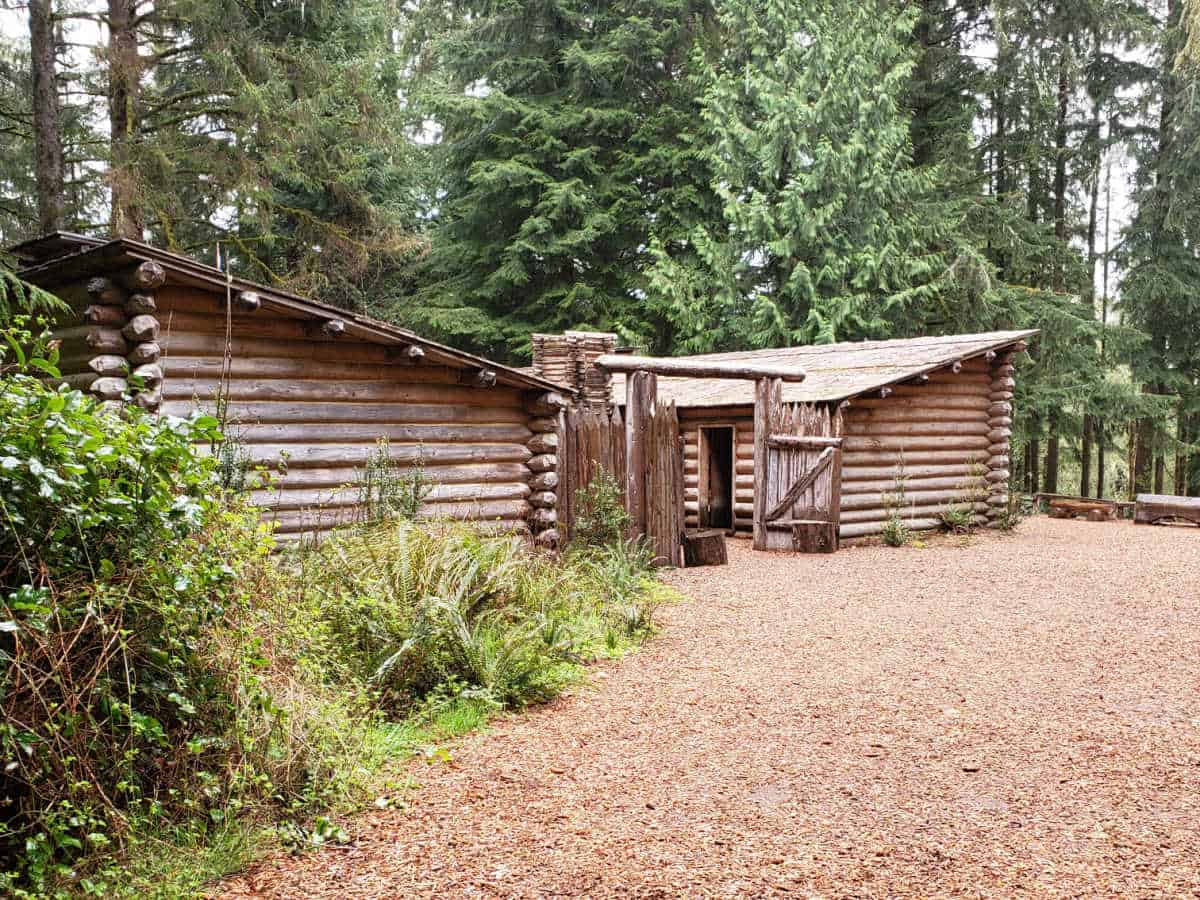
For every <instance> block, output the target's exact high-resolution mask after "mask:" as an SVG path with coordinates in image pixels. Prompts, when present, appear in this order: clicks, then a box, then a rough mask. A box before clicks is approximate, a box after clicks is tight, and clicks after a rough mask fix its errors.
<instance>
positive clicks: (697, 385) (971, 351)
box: [613, 329, 1037, 407]
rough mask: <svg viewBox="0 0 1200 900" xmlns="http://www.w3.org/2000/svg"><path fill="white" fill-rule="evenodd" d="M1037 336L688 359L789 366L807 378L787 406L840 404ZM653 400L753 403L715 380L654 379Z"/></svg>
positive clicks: (616, 387) (790, 387)
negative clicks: (832, 402) (799, 370)
mask: <svg viewBox="0 0 1200 900" xmlns="http://www.w3.org/2000/svg"><path fill="white" fill-rule="evenodd" d="M1034 334H1037V330H1036V329H1033V330H1027V331H989V332H986V333H984V334H955V335H947V336H945V337H918V338H900V339H897V340H891V341H857V342H846V343H841V344H809V345H806V346H802V347H779V348H776V349H771V350H744V351H738V352H735V353H709V354H705V355H701V356H689V357H685V358H686V359H692V360H728V361H731V362H732V361H742V362H744V361H747V360H753V361H757V362H772V363H794V364H795V365H796V367H797V368H799V369H802V370H803V371H804V372H805V373H807V377H806V378H805V379H804V381H802V382H800V383H799V384H784V385H783V399H784V401H785V402H788V403H820V402H830V401H834V400H845V399H848V398H850V397H856V396H858V395H860V394H865V393H868V392H870V391H875V390H878V389H879V388H881V387H884V386H885V385H889V384H895V383H896V382H900V381H907V380H908V379H910V378H914V377H916V376H918V375H921V374H922V373H925V372H931V371H933V370H934V369H940V368H941V367H942V366H947V365H950V364H951V363H954V362H957V361H959V360H965V359H970V358H971V357H974V356H980V355H982V354H984V353H987V352H988V351H989V350H999V349H1001V348H1002V347H1007V346H1008V345H1010V344H1015V343H1017V342H1018V341H1021V340H1024V339H1025V338H1028V337H1030V336H1031V335H1034ZM613 394H614V396H615V398H616V400H617V402H618V403H624V402H625V378H624V376H622V375H614V376H613ZM658 397H659V399H660V400H673V401H675V404H676V405H677V406H680V407H704V406H741V405H743V404H753V403H754V382H753V381H732V380H725V379H717V378H677V377H665V376H661V375H660V376H659V378H658Z"/></svg>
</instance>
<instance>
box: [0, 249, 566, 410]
mask: <svg viewBox="0 0 1200 900" xmlns="http://www.w3.org/2000/svg"><path fill="white" fill-rule="evenodd" d="M9 252H10V253H13V254H14V255H15V256H17V257H18V258H20V259H23V260H25V261H27V262H28V263H29V265H28V266H27V268H24V269H22V270H21V272H20V275H21V277H22V278H24V279H25V280H27V281H29V282H31V283H33V284H36V285H37V286H38V287H42V288H45V289H46V290H49V291H53V290H54V289H55V287H57V286H58V285H62V284H66V283H68V282H71V281H76V280H78V279H80V278H87V277H91V276H94V275H105V274H108V273H110V272H113V271H114V270H119V269H123V268H129V267H132V266H135V265H137V264H138V263H141V262H146V261H153V262H156V263H158V264H159V265H161V266H162V267H163V269H165V270H166V272H167V283H168V284H186V285H191V286H193V287H200V288H205V289H208V290H213V291H219V292H221V293H222V294H223V293H224V292H225V291H226V290H227V289H230V290H233V291H235V292H240V291H251V292H253V293H255V294H257V295H258V296H259V298H260V300H261V303H262V307H261V309H260V312H259V313H257V314H256V315H262V314H264V313H265V314H266V315H271V314H275V315H279V316H281V317H284V318H292V319H297V318H299V319H317V320H326V321H327V320H329V319H340V320H341V321H342V322H344V323H345V325H346V330H345V334H346V335H348V336H352V337H357V338H359V339H360V340H365V341H370V342H372V343H377V344H390V345H403V346H414V345H415V346H419V347H420V348H421V349H423V350H424V351H425V353H426V355H425V360H426V362H429V363H432V364H434V365H442V366H448V367H450V368H455V369H484V368H486V369H490V370H492V371H494V372H495V373H496V381H497V383H499V384H504V385H508V386H510V387H517V388H526V389H538V390H544V391H559V392H562V393H566V394H574V390H573V389H572V388H570V387H568V386H564V385H561V384H558V383H557V382H554V381H550V380H548V379H546V378H542V377H541V376H539V375H535V374H532V373H530V372H526V371H522V370H521V369H516V368H513V367H512V366H505V365H502V364H500V363H497V362H493V361H491V360H489V359H484V358H483V357H481V356H476V355H475V354H473V353H466V352H464V351H462V350H457V349H455V348H454V347H449V346H447V345H445V344H439V343H438V342H436V341H432V340H430V339H428V338H424V337H421V336H420V335H419V334H416V333H415V332H412V331H409V330H408V329H407V328H401V327H400V326H398V325H393V324H391V323H389V322H382V321H380V320H379V319H373V318H371V317H370V316H364V315H362V314H360V313H354V312H350V311H349V310H345V309H339V308H338V307H336V306H330V305H328V304H325V303H318V302H317V301H315V300H310V299H308V298H307V297H301V296H300V295H298V294H292V293H290V292H288V291H281V290H279V289H277V288H273V287H270V286H269V285H264V284H257V283H255V282H253V281H247V280H245V279H243V278H230V277H229V276H228V275H227V274H226V273H225V272H222V271H221V270H220V269H217V268H214V267H213V266H209V265H205V264H204V263H200V262H197V261H196V260H194V259H190V258H189V257H186V256H181V255H179V254H178V253H171V252H169V251H167V250H162V249H160V248H158V247H154V246H152V245H150V244H145V243H142V242H141V241H135V240H130V239H128V238H120V239H117V240H112V241H103V242H102V241H98V240H96V239H95V238H87V237H82V236H80V235H73V234H69V233H67V232H56V233H54V234H50V235H46V236H45V237H41V238H37V239H35V240H33V241H26V242H25V243H24V244H19V245H17V246H16V247H12V248H10V249H9Z"/></svg>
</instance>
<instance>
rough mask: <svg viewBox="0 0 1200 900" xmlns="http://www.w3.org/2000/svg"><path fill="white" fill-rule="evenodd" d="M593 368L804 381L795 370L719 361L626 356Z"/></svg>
mask: <svg viewBox="0 0 1200 900" xmlns="http://www.w3.org/2000/svg"><path fill="white" fill-rule="evenodd" d="M594 365H595V366H596V367H597V368H600V369H605V370H606V371H609V372H626V373H635V372H652V373H654V374H655V375H668V376H677V377H683V378H730V379H746V380H750V379H756V378H778V379H779V380H780V381H787V382H791V383H793V384H795V383H798V382H801V381H803V380H804V378H805V373H804V370H803V369H801V368H800V367H799V366H794V365H793V366H789V365H780V364H778V363H756V362H749V361H746V362H725V361H721V360H707V361H706V360H692V359H672V358H670V357H656V356H627V355H625V354H623V353H610V354H605V355H604V356H599V357H597V358H596V360H595V362H594Z"/></svg>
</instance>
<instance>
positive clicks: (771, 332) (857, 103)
mask: <svg viewBox="0 0 1200 900" xmlns="http://www.w3.org/2000/svg"><path fill="white" fill-rule="evenodd" d="M916 20H917V11H916V10H915V9H912V8H908V9H899V8H893V7H891V6H890V4H887V3H882V4H873V3H871V4H861V3H857V2H849V0H820V2H811V3H809V2H806V3H785V4H777V3H764V2H762V0H729V2H727V3H725V4H724V5H723V6H722V7H721V13H720V28H721V31H722V33H723V34H724V35H725V41H724V42H723V44H722V50H721V53H720V56H719V57H718V58H717V59H716V61H715V63H714V64H713V66H712V67H711V70H710V72H709V74H708V76H707V78H706V79H705V82H706V85H705V88H706V89H705V94H704V118H705V122H706V125H707V128H708V131H707V135H708V137H707V140H708V141H709V142H711V144H712V147H713V151H712V154H713V168H714V173H715V178H716V187H717V190H718V193H719V195H720V197H721V200H722V203H723V218H722V219H713V220H710V221H708V222H707V223H706V224H705V225H704V226H702V227H701V228H699V229H698V230H697V231H696V232H695V233H694V235H693V242H694V245H695V247H696V248H697V252H698V255H699V256H700V257H701V258H702V259H703V260H705V261H706V262H707V264H708V265H707V271H706V272H703V273H699V274H697V273H694V272H693V273H690V275H689V274H685V273H683V272H680V271H678V267H674V268H672V267H669V266H668V267H666V271H665V272H663V277H661V278H660V279H659V280H658V282H657V284H658V285H660V287H661V288H662V289H664V290H666V291H669V292H671V296H670V299H671V300H672V301H673V302H672V306H673V307H674V308H676V309H679V310H680V311H681V314H682V315H681V320H683V319H686V326H687V333H686V334H685V335H684V337H685V340H690V343H691V344H693V345H699V344H703V343H704V342H705V335H711V336H713V337H718V336H724V337H725V338H726V339H728V340H732V341H738V342H748V343H750V344H753V345H755V346H773V345H785V344H793V343H798V342H811V341H831V340H837V339H844V338H854V337H863V336H878V335H882V334H887V333H889V332H890V331H893V330H894V329H896V328H897V327H899V328H900V330H901V331H903V330H905V329H904V325H905V324H906V323H911V322H912V321H913V320H914V319H919V318H920V316H921V307H922V306H923V304H925V303H928V302H929V301H930V300H931V298H932V297H933V296H934V295H935V294H936V292H937V290H938V280H939V278H940V277H941V276H942V275H943V274H945V273H946V271H947V270H948V258H947V255H946V252H945V251H946V248H947V244H948V239H949V236H950V233H951V232H952V230H953V228H954V225H955V224H956V223H955V222H953V221H952V220H951V219H950V217H949V216H948V215H947V212H948V211H947V210H946V209H945V208H944V207H943V206H941V205H940V203H939V202H938V199H937V197H936V191H935V183H936V172H935V171H934V170H932V169H929V168H922V167H918V166H915V165H914V164H913V162H912V145H911V142H910V139H909V127H910V120H909V116H908V113H907V111H906V110H905V109H904V101H905V97H906V95H907V91H908V87H909V79H910V76H911V74H912V71H913V66H914V53H913V50H912V46H911V34H912V29H913V26H914V24H915V22H916ZM704 292H707V293H708V294H710V295H711V296H714V297H720V298H723V300H724V302H723V303H722V304H721V305H720V306H716V307H712V308H710V309H709V310H708V312H709V314H710V316H711V318H710V319H709V320H708V321H704V320H703V319H701V318H698V317H696V316H695V315H694V313H695V311H696V304H695V303H694V300H695V298H696V296H697V294H702V293H704ZM721 319H726V320H729V319H733V320H734V321H735V322H736V324H735V325H734V326H733V328H732V329H731V328H730V326H729V325H728V324H727V325H726V326H725V327H724V328H723V329H721V328H720V327H719V325H718V323H719V322H720V320H721ZM681 324H684V322H682V321H681Z"/></svg>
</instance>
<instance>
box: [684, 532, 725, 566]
mask: <svg viewBox="0 0 1200 900" xmlns="http://www.w3.org/2000/svg"><path fill="white" fill-rule="evenodd" d="M728 562H729V553H728V551H727V550H726V548H725V532H724V531H721V530H720V529H716V528H714V529H709V530H707V531H689V532H686V533H685V534H684V536H683V564H684V566H687V567H689V568H690V567H692V566H723V565H725V564H726V563H728Z"/></svg>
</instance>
